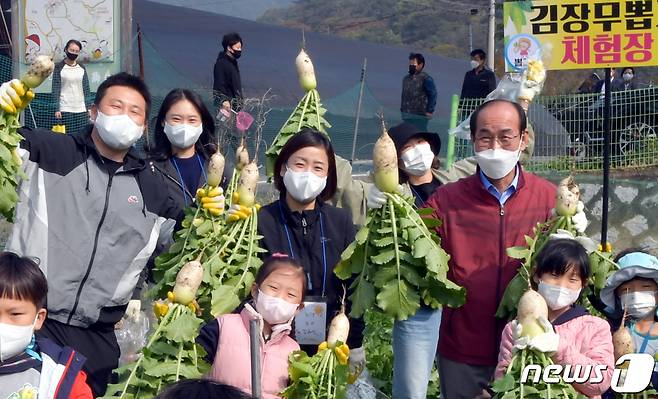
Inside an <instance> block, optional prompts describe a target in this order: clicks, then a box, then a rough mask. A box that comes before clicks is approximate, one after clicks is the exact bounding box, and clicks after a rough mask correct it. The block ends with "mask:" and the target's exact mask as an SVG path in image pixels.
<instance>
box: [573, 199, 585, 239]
mask: <svg viewBox="0 0 658 399" xmlns="http://www.w3.org/2000/svg"><path fill="white" fill-rule="evenodd" d="M571 223H572V224H573V228H574V229H576V231H577V232H578V233H580V234H583V233H585V229H586V228H587V225H588V224H589V221H588V220H587V215H585V204H583V202H582V201H578V205H577V206H576V214H575V215H573V216H572V217H571Z"/></svg>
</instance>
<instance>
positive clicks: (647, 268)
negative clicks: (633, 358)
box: [601, 249, 658, 388]
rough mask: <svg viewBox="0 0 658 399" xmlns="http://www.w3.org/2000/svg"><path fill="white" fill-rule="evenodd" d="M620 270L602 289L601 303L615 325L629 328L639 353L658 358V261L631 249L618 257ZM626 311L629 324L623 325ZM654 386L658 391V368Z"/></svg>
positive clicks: (653, 379) (654, 372) (655, 370)
mask: <svg viewBox="0 0 658 399" xmlns="http://www.w3.org/2000/svg"><path fill="white" fill-rule="evenodd" d="M615 261H616V262H617V264H618V265H619V267H620V269H619V270H617V271H616V272H615V273H614V274H613V275H612V276H610V278H608V281H607V282H606V285H605V287H604V288H603V289H602V290H601V301H602V302H603V303H604V304H605V305H606V306H607V309H608V311H609V313H610V315H611V316H612V317H611V319H612V321H613V324H616V325H617V326H619V328H628V329H629V331H630V333H631V337H632V338H633V346H634V348H635V351H636V352H637V353H648V354H650V355H652V356H654V357H655V356H656V355H658V323H657V322H656V299H657V298H658V259H657V258H656V257H655V256H653V255H650V254H648V253H647V252H644V251H642V250H640V249H628V250H626V251H623V252H621V253H620V254H619V255H617V257H616V258H615ZM624 310H626V317H627V320H626V325H625V326H620V323H621V319H622V316H623V313H624ZM651 384H652V385H653V387H654V388H658V366H656V367H654V370H653V376H652V378H651Z"/></svg>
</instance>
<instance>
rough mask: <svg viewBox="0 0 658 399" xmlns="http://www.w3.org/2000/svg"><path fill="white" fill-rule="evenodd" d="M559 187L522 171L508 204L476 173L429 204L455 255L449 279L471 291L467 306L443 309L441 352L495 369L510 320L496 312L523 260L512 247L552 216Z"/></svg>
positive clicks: (447, 246) (439, 192) (440, 192)
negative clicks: (511, 255) (512, 253)
mask: <svg viewBox="0 0 658 399" xmlns="http://www.w3.org/2000/svg"><path fill="white" fill-rule="evenodd" d="M555 196H556V188H555V186H554V185H553V184H552V183H550V182H549V181H547V180H545V179H542V178H540V177H537V176H535V175H532V174H530V173H524V172H521V175H520V176H519V181H518V185H517V190H516V192H515V193H514V194H513V195H512V196H511V197H510V198H509V199H508V200H507V202H506V203H505V205H503V206H501V205H500V203H499V202H498V200H497V199H496V198H494V196H493V195H491V194H490V193H489V192H488V191H487V190H486V189H485V188H484V186H483V185H482V182H481V180H480V176H479V169H478V172H476V173H475V174H474V175H472V176H469V177H467V178H464V179H461V180H459V181H457V182H455V183H451V184H447V185H445V186H441V187H439V188H438V189H437V190H436V192H435V193H434V194H433V195H432V197H430V199H429V200H428V201H427V207H430V208H433V209H434V210H435V212H434V216H435V217H437V218H439V219H440V220H441V221H442V222H443V223H442V225H441V226H440V227H439V228H438V229H437V232H438V234H439V235H440V236H441V245H442V247H443V249H445V250H446V252H447V253H448V254H450V263H449V265H450V270H449V271H448V278H449V279H450V280H452V281H454V282H455V283H457V284H459V285H461V286H463V287H465V288H466V303H465V304H464V306H462V307H460V308H457V309H452V308H448V307H444V308H443V315H442V319H441V331H440V338H439V354H440V355H441V356H443V357H445V358H447V359H450V360H452V361H455V362H460V363H466V364H470V365H475V366H495V365H496V362H497V357H498V349H499V345H500V335H501V333H502V330H503V327H504V326H505V323H506V320H498V319H496V318H495V316H494V314H495V313H496V309H497V308H498V304H499V302H500V299H501V298H502V296H503V293H504V291H505V288H506V287H507V284H508V283H509V282H510V280H511V279H512V278H513V277H514V275H515V274H516V270H517V268H518V267H519V266H520V264H521V263H520V261H518V260H516V259H511V258H509V257H508V256H507V253H506V249H507V248H509V247H513V246H525V245H526V242H525V238H524V236H525V235H526V234H527V235H532V229H533V227H535V226H536V225H537V223H538V222H545V221H546V220H548V219H549V218H550V214H551V209H552V208H554V207H555Z"/></svg>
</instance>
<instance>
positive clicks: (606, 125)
mask: <svg viewBox="0 0 658 399" xmlns="http://www.w3.org/2000/svg"><path fill="white" fill-rule="evenodd" d="M610 75H611V73H610V68H606V69H605V83H604V84H605V91H604V96H605V98H604V104H603V208H602V214H601V247H602V248H603V250H604V251H605V250H606V246H607V245H606V244H607V242H608V199H609V197H610Z"/></svg>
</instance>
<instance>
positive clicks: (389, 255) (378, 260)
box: [370, 249, 395, 265]
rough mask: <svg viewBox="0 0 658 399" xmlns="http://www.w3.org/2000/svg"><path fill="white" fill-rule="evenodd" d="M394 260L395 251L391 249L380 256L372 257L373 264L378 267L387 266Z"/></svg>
mask: <svg viewBox="0 0 658 399" xmlns="http://www.w3.org/2000/svg"><path fill="white" fill-rule="evenodd" d="M393 259H395V250H394V249H390V250H388V251H384V252H381V253H379V254H378V255H375V256H371V257H370V260H371V261H372V263H375V264H377V265H385V264H387V263H388V262H390V261H392V260H393Z"/></svg>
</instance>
